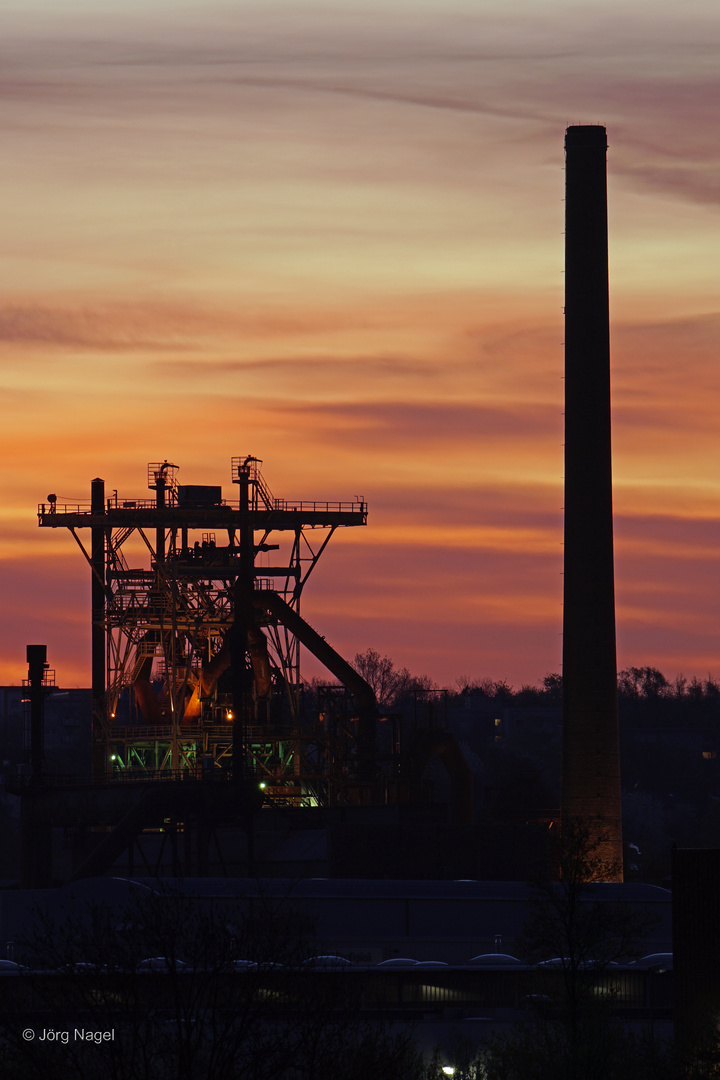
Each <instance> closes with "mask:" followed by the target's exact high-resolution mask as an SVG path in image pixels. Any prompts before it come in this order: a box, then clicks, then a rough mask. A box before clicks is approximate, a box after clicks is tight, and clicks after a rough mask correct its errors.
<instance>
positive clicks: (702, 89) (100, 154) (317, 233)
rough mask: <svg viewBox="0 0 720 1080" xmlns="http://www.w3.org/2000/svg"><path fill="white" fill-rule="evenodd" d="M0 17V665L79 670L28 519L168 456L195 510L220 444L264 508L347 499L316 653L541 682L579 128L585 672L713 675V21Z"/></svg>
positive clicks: (593, 14)
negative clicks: (370, 654)
mask: <svg viewBox="0 0 720 1080" xmlns="http://www.w3.org/2000/svg"><path fill="white" fill-rule="evenodd" d="M41 8H42V10H43V18H42V20H41V19H39V18H38V17H37V12H38V11H39V10H40V9H41ZM1 20H2V23H3V25H4V28H5V33H4V50H5V53H6V56H5V63H4V72H3V78H2V81H1V82H0V99H2V101H3V106H4V110H3V120H2V131H3V139H4V145H5V154H4V161H3V169H2V173H1V174H0V192H1V193H2V197H3V203H4V205H5V206H6V207H9V208H10V212H9V213H8V214H7V215H6V222H5V227H4V233H5V236H4V244H3V251H2V255H1V256H0V258H1V259H2V267H3V277H4V281H5V282H6V289H5V293H4V296H3V301H2V306H0V349H1V350H2V356H3V367H2V374H1V375H0V385H1V386H2V390H3V396H4V401H5V404H6V416H5V419H4V424H3V431H2V433H0V453H1V454H2V455H3V460H5V461H6V463H7V464H6V468H5V469H4V470H3V472H2V474H0V519H1V520H2V523H3V530H2V535H0V573H1V574H2V575H3V577H2V581H3V590H4V597H5V602H6V609H7V611H8V612H9V613H10V614H9V616H8V617H7V618H6V621H5V627H6V629H5V631H4V633H5V638H4V639H3V638H2V635H1V634H0V645H2V649H0V663H3V662H4V664H5V667H4V671H5V675H4V676H0V677H2V678H4V679H5V680H9V679H10V678H15V679H18V678H21V677H22V675H23V674H24V672H23V670H22V667H23V660H24V656H20V657H19V658H18V657H15V658H14V659H12V658H11V657H13V656H14V654H15V652H16V649H17V637H18V635H21V636H24V637H25V638H26V640H30V639H31V638H36V636H37V635H40V634H41V633H42V634H43V635H46V636H47V638H48V643H49V645H50V647H51V654H52V653H53V652H54V655H53V656H52V662H53V664H54V665H55V667H56V668H57V669H58V679H59V681H61V682H62V681H73V680H74V681H79V682H87V680H88V678H89V675H86V676H83V672H84V671H86V670H87V643H88V639H89V626H88V621H89V614H88V612H87V611H86V610H85V606H84V605H85V599H84V597H85V593H86V592H87V587H88V586H87V577H86V573H85V571H86V567H85V566H84V564H83V563H82V562H81V558H82V557H81V555H80V553H79V552H78V551H77V550H76V548H75V545H74V542H73V541H72V538H71V537H69V536H66V535H56V534H55V533H53V534H48V533H47V532H45V531H43V532H42V533H41V532H40V531H39V530H37V527H36V524H35V511H36V504H37V502H39V501H41V500H42V499H44V498H45V497H46V495H47V493H48V492H50V491H55V492H57V493H58V494H63V495H66V496H67V497H68V498H70V497H74V498H77V499H84V498H87V495H88V492H89V483H90V479H91V477H92V476H96V475H101V476H104V477H105V479H106V483H107V485H108V488H109V490H114V489H118V490H120V491H123V492H127V493H128V495H129V497H132V496H133V494H138V495H141V494H143V489H144V484H145V464H146V462H147V461H151V460H158V459H162V458H165V457H169V458H171V459H172V460H174V461H176V463H178V464H179V465H180V467H181V470H182V471H181V478H182V479H183V481H184V482H186V483H193V482H198V483H217V482H223V483H225V484H226V486H229V485H228V483H227V481H228V480H229V476H228V472H229V459H230V457H231V456H232V455H233V454H238V453H243V452H253V453H255V454H257V455H258V456H260V457H262V458H263V459H264V460H265V468H266V474H267V478H268V481H269V483H270V486H271V487H272V488H273V490H275V491H276V492H279V493H281V494H286V495H287V496H298V497H308V498H345V497H348V496H349V495H352V494H353V493H354V492H360V493H362V494H363V495H365V496H366V498H367V499H368V501H369V504H370V520H369V526H368V528H367V529H365V530H348V531H347V532H346V533H343V534H342V535H338V536H337V537H336V538H334V539H333V542H332V544H331V545H330V547H329V548H328V551H327V553H326V555H324V556H323V560H322V561H321V564H320V565H319V566H318V569H317V571H316V573H315V574H314V575H313V581H312V584H311V586H309V587H308V591H307V599H306V604H307V609H306V610H307V612H308V614H309V615H310V616H312V621H314V622H315V624H316V625H318V626H322V632H323V633H326V634H327V637H328V640H331V641H333V644H335V645H336V646H337V647H339V648H340V650H341V651H342V652H344V653H345V654H346V655H348V656H352V655H354V653H355V652H357V651H358V650H361V649H363V648H366V647H367V646H368V645H372V646H373V647H374V648H378V649H380V650H381V651H383V652H388V653H389V654H390V655H392V656H394V657H395V659H396V660H397V662H398V663H400V664H406V665H407V666H408V667H410V668H411V669H412V670H416V671H424V672H427V673H428V674H430V675H432V676H433V677H435V678H437V679H438V680H440V681H443V682H446V683H450V682H452V680H453V679H454V678H455V677H456V676H459V675H467V676H469V677H481V676H483V675H488V676H490V677H493V678H508V679H510V680H511V681H513V682H516V683H520V682H532V681H534V680H536V679H538V678H541V677H542V675H543V674H545V673H546V672H547V671H550V670H557V669H558V667H559V662H560V660H559V657H560V637H559V634H560V620H561V591H562V577H561V569H562V566H561V560H562V511H561V507H562V470H563V464H562V439H563V435H562V408H563V405H562V396H563V384H562V339H563V330H562V304H563V299H562V293H563V280H562V266H563V250H562V249H563V239H562V232H563V206H562V196H563V173H562V166H563V145H562V143H563V131H564V128H565V126H566V124H568V123H573V122H600V123H604V124H606V125H607V127H608V131H609V142H610V154H609V169H610V196H611V205H610V224H611V237H610V239H611V245H610V246H611V263H612V281H611V293H612V310H613V330H612V360H613V400H614V420H615V426H614V446H615V463H614V469H615V477H616V492H615V505H616V514H617V524H616V541H617V542H616V550H617V591H618V611H619V616H620V622H619V642H620V656H619V662H620V666H627V665H628V664H633V663H634V664H638V665H639V664H647V663H650V664H654V665H655V666H659V667H661V668H665V669H666V672H667V674H669V675H670V676H672V675H674V674H675V672H676V671H679V670H684V671H685V673H686V674H694V673H696V672H697V673H698V674H701V675H704V674H706V672H707V670H713V671H714V672H716V673H717V671H718V669H720V664H718V663H717V661H716V660H713V657H714V656H715V651H716V647H717V645H718V642H717V632H716V629H715V624H714V614H713V603H714V598H715V585H714V582H715V580H716V573H717V564H716V559H715V557H714V550H715V547H716V539H717V531H718V528H719V525H718V522H720V514H718V512H717V506H718V500H719V499H720V483H719V482H718V480H717V479H716V475H715V473H716V467H715V462H716V459H717V453H716V445H715V444H716V438H717V436H716V428H717V420H716V417H717V415H718V411H719V410H720V385H718V377H717V370H718V369H717V339H718V331H719V330H720V314H718V305H717V295H718V282H717V276H718V270H717V221H716V216H717V214H716V204H717V201H718V194H719V193H720V187H718V182H717V178H716V177H717V175H718V167H719V166H720V162H719V161H718V150H717V148H716V146H717V139H716V133H715V127H716V121H715V104H714V103H715V102H716V100H717V94H718V76H717V71H716V66H717V45H718V43H720V17H719V16H718V12H717V9H716V7H715V6H714V5H710V4H709V2H708V3H704V2H700V3H692V4H691V5H689V6H688V5H684V6H683V8H682V9H680V8H677V6H676V5H671V4H670V3H668V2H665V0H660V2H659V3H658V2H656V3H654V4H652V5H651V4H650V3H649V2H646V0H635V2H634V3H633V4H632V5H631V6H630V7H629V8H628V6H627V5H621V4H620V3H619V2H618V0H611V2H610V4H609V6H608V5H607V4H605V5H603V6H602V7H601V6H600V5H595V4H589V5H583V6H582V8H579V7H577V6H575V7H572V5H571V6H570V7H569V8H568V6H567V5H565V6H564V7H562V8H558V7H557V6H554V5H552V4H550V5H549V6H546V7H544V8H539V7H538V5H537V4H536V3H531V2H530V0H512V3H510V5H509V6H506V7H505V8H503V9H502V10H500V9H498V8H497V5H496V4H491V3H485V2H481V3H479V4H474V5H472V6H468V5H465V6H462V5H459V6H457V7H456V9H454V10H453V11H452V12H450V11H448V9H447V8H446V7H441V6H440V5H439V4H438V3H437V0H424V2H413V4H412V5H410V4H409V3H406V2H405V0H398V3H397V4H395V5H393V6H392V8H391V9H388V8H387V6H385V7H381V6H380V5H379V4H371V3H369V2H363V3H357V4H355V3H353V2H346V0H343V2H340V0H338V2H332V0H331V2H329V3H328V4H326V5H324V6H323V8H322V9H309V8H302V7H299V6H297V5H288V4H286V3H284V2H281V0H268V2H267V3H265V4H263V5H259V4H258V5H252V4H245V3H243V4H242V5H229V6H228V5H224V6H220V5H217V6H216V5H214V4H204V5H202V6H198V7H193V6H191V7H188V8H184V9H178V8H177V7H176V6H174V5H173V6H171V5H169V4H167V3H165V2H164V0H150V2H149V3H146V4H143V5H138V4H132V3H128V4H125V5H123V7H122V9H119V8H117V6H114V7H111V5H109V4H108V3H106V2H104V0H83V2H82V3H81V2H80V0H77V2H76V0H69V2H68V4H67V5H63V8H62V10H60V9H57V10H54V11H52V12H48V11H46V10H45V5H42V4H40V3H39V0H37V2H36V0H28V4H27V6H24V7H23V10H22V11H21V10H20V9H18V10H17V11H16V12H14V13H10V12H6V13H4V14H3V16H2V17H1ZM20 583H23V586H22V587H21V584H20ZM28 583H31V585H30V584H28ZM6 586H7V587H6ZM29 594H32V597H33V599H32V603H31V604H29V603H28V600H27V597H28V595H29ZM10 627H12V633H11V632H10ZM37 639H38V640H40V637H39V636H38V637H37ZM21 651H23V650H21ZM63 669H64V670H63ZM67 671H72V676H71V677H67V676H66V674H65V672H67Z"/></svg>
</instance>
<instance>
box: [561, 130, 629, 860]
mask: <svg viewBox="0 0 720 1080" xmlns="http://www.w3.org/2000/svg"><path fill="white" fill-rule="evenodd" d="M565 152H566V153H565V161H566V191H565V195H566V201H565V567H564V604H563V801H562V816H563V822H565V823H567V822H569V821H582V822H584V823H585V824H586V825H587V826H588V827H589V828H590V830H591V834H592V835H593V836H594V837H595V838H600V837H603V836H604V837H606V839H603V840H601V842H600V843H599V849H598V854H600V855H601V856H602V858H603V860H604V861H605V862H606V863H607V865H608V867H610V866H612V867H613V869H612V870H608V872H607V873H606V875H605V876H606V879H607V880H615V881H622V814H621V795H620V754H619V738H618V716H617V662H616V650H615V586H614V565H613V523H612V450H611V435H610V342H609V308H608V244H607V178H606V153H607V135H606V131H605V128H604V127H594V126H593V127H590V126H582V127H570V128H568V129H567V131H566V133H565Z"/></svg>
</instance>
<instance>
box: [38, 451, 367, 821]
mask: <svg viewBox="0 0 720 1080" xmlns="http://www.w3.org/2000/svg"><path fill="white" fill-rule="evenodd" d="M261 464H262V463H261V462H260V461H259V460H258V459H257V458H255V457H253V456H251V455H248V456H245V457H235V458H233V459H232V463H231V470H232V482H233V484H234V485H236V487H237V498H236V499H235V500H234V501H232V502H229V501H225V500H224V499H223V498H222V489H221V487H220V486H198V485H185V486H183V485H182V484H179V483H178V479H177V473H178V466H176V465H174V464H172V463H170V462H168V461H163V462H154V463H151V464H149V465H148V472H147V482H148V488H149V490H151V491H152V492H153V496H152V497H150V498H142V499H137V498H133V499H120V498H118V494H117V492H116V491H114V492H113V493H112V495H111V496H110V497H107V493H106V491H105V484H104V481H103V480H100V479H96V480H93V481H92V487H91V500H90V503H89V504H84V505H82V504H75V505H68V504H65V505H59V504H58V501H57V498H56V496H54V495H50V496H48V500H47V502H46V503H43V504H41V505H40V507H39V509H38V519H39V524H40V526H41V527H42V528H53V529H57V528H65V529H68V530H69V531H70V532H71V533H72V535H73V537H74V538H75V540H76V541H77V543H78V546H79V547H80V549H81V551H82V553H83V555H84V556H85V558H86V560H87V562H88V565H89V567H90V570H91V573H92V694H93V772H94V777H95V779H96V781H100V782H103V781H105V780H112V779H144V780H159V779H171V778H172V779H195V778H196V779H212V778H213V777H214V778H216V779H228V780H232V781H236V782H240V781H241V780H243V782H247V781H248V780H249V779H251V778H253V777H254V778H255V779H256V780H257V782H258V784H259V785H260V786H261V787H262V788H263V789H264V792H265V796H266V799H267V800H270V801H274V802H276V803H278V804H279V805H295V806H310V805H317V804H320V803H327V802H330V803H333V802H337V801H347V802H358V801H359V802H362V801H372V798H373V792H372V788H373V785H374V782H375V776H376V770H375V722H376V719H377V706H376V702H375V698H374V695H373V693H372V690H371V689H370V687H369V686H368V685H367V683H365V681H364V680H363V679H362V678H361V677H360V676H359V675H358V673H357V672H356V671H355V670H354V669H353V668H352V667H351V666H350V665H349V664H348V663H347V662H346V661H345V660H343V658H342V657H341V656H339V655H338V653H337V652H336V651H335V650H334V649H333V648H332V647H331V646H330V645H328V643H327V642H326V641H325V639H324V638H323V637H321V636H320V635H319V634H317V633H316V632H315V631H314V630H313V629H312V627H311V626H309V625H308V623H307V622H306V621H305V620H304V619H303V618H302V616H301V615H300V597H301V594H302V591H303V588H304V586H305V584H306V582H307V580H308V577H309V576H310V574H311V573H312V571H313V569H314V568H315V566H316V564H317V562H318V559H319V558H320V556H321V555H322V553H323V551H324V550H325V548H326V546H327V544H328V542H329V540H330V538H331V537H332V535H333V533H334V532H335V530H336V529H338V528H340V527H354V526H363V525H365V524H366V522H367V505H366V503H365V501H364V500H362V499H357V498H356V499H354V500H352V501H347V502H306V501H291V500H286V499H280V498H276V497H275V496H273V494H272V493H271V491H270V489H269V488H268V486H267V484H266V482H265V479H264V477H263V474H262V471H261ZM81 530H89V533H90V546H89V549H88V547H87V545H86V543H84V542H83V540H82V539H81V536H80V532H81ZM301 645H302V646H304V647H305V648H307V649H308V650H309V651H310V652H312V653H313V654H314V655H315V656H316V657H317V658H318V659H319V660H320V661H321V663H322V664H324V666H325V667H326V668H327V669H328V670H329V672H330V673H331V674H332V675H333V676H334V677H335V678H336V679H338V680H339V681H340V682H341V683H342V684H343V686H344V687H345V688H346V691H347V694H346V703H345V707H344V715H340V712H339V711H338V710H335V712H334V713H333V714H330V713H326V714H324V715H321V716H320V718H319V719H318V716H317V712H316V711H311V715H310V717H305V716H304V711H303V692H302V686H301V681H300V648H301ZM347 702H349V703H350V704H349V705H348V704H347Z"/></svg>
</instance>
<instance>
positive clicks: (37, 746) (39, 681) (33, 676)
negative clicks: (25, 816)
mask: <svg viewBox="0 0 720 1080" xmlns="http://www.w3.org/2000/svg"><path fill="white" fill-rule="evenodd" d="M26 655H27V662H28V682H29V683H30V778H31V783H32V784H39V783H41V782H42V769H43V758H44V756H45V730H44V728H45V690H44V688H43V679H44V678H45V670H46V668H47V663H46V660H47V645H28V646H27V649H26Z"/></svg>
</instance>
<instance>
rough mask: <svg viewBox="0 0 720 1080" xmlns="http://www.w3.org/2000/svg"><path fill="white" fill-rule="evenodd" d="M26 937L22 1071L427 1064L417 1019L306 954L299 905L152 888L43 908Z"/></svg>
mask: <svg viewBox="0 0 720 1080" xmlns="http://www.w3.org/2000/svg"><path fill="white" fill-rule="evenodd" d="M18 946H19V951H20V952H21V953H22V958H23V960H24V962H25V963H26V964H27V965H29V966H30V967H31V969H32V970H31V971H30V972H28V973H27V974H21V975H17V976H12V977H0V1048H1V1050H2V1054H3V1059H4V1065H5V1066H6V1068H7V1069H8V1071H7V1073H6V1075H8V1076H12V1077H13V1078H14V1080H65V1078H66V1077H67V1078H68V1080H69V1078H72V1080H198V1078H200V1077H202V1078H203V1080H241V1078H242V1080H247V1078H252V1080H324V1078H325V1077H327V1078H328V1080H329V1077H330V1076H332V1077H334V1078H340V1080H341V1078H342V1077H344V1076H347V1077H348V1078H350V1080H354V1078H355V1077H358V1080H359V1077H360V1075H361V1073H359V1072H358V1062H360V1061H364V1063H365V1065H366V1066H367V1072H366V1073H365V1074H364V1075H372V1076H373V1077H380V1078H381V1080H382V1078H385V1077H388V1078H389V1077H391V1076H392V1077H393V1078H398V1077H399V1078H401V1080H403V1078H404V1080H411V1078H412V1080H414V1078H415V1076H417V1075H418V1073H417V1064H418V1057H417V1053H416V1051H415V1049H414V1044H413V1042H412V1037H411V1033H410V1032H408V1033H406V1034H404V1035H403V1036H398V1035H393V1034H391V1033H390V1032H389V1030H388V1029H387V1027H386V1025H385V1023H384V1021H383V1020H382V1018H378V1017H377V1016H366V1015H365V1014H363V1013H362V1012H361V1011H360V1007H359V1005H360V1002H359V1000H358V997H357V994H356V993H355V990H354V987H353V984H352V981H351V980H350V979H347V978H346V977H345V978H342V977H340V978H334V975H335V974H336V973H334V972H333V971H331V970H329V971H324V970H322V969H317V970H316V969H312V968H308V967H306V966H305V965H304V964H303V960H304V959H305V958H306V957H307V956H308V954H309V953H312V952H313V951H314V949H315V946H314V941H313V937H312V936H311V933H310V927H309V925H308V924H307V922H306V921H304V920H303V919H302V918H301V917H300V916H299V915H298V914H297V912H295V911H293V910H292V909H291V908H290V907H287V908H285V909H283V908H282V907H278V906H277V905H275V904H270V903H269V902H268V903H265V902H264V901H263V900H262V898H259V899H258V900H257V901H255V902H254V910H253V911H252V912H251V913H248V912H247V911H245V912H239V911H237V910H232V909H231V908H216V907H204V906H203V905H202V903H201V902H198V900H197V899H193V898H190V897H187V896H185V895H182V894H181V893H179V892H162V893H156V892H153V891H151V890H144V891H138V893H137V894H136V895H135V897H134V899H133V900H132V902H131V903H130V904H128V905H127V907H125V908H124V909H123V910H122V911H116V910H112V909H110V908H108V907H107V906H103V905H92V906H88V907H86V908H84V909H82V910H78V911H71V912H68V913H66V914H65V915H63V916H62V917H61V918H58V919H47V918H45V919H42V920H40V921H39V922H38V923H37V926H36V930H35V932H34V934H33V935H32V938H31V939H30V940H28V941H26V942H24V943H18ZM337 974H338V975H339V976H343V975H345V976H346V975H347V973H342V972H340V973H337ZM28 1031H32V1032H33V1035H34V1037H33V1038H27V1032H28ZM23 1032H25V1033H26V1035H25V1036H23ZM78 1032H79V1033H80V1034H79V1035H78V1034H77V1033H78ZM48 1033H49V1034H48ZM331 1065H332V1068H331Z"/></svg>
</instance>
